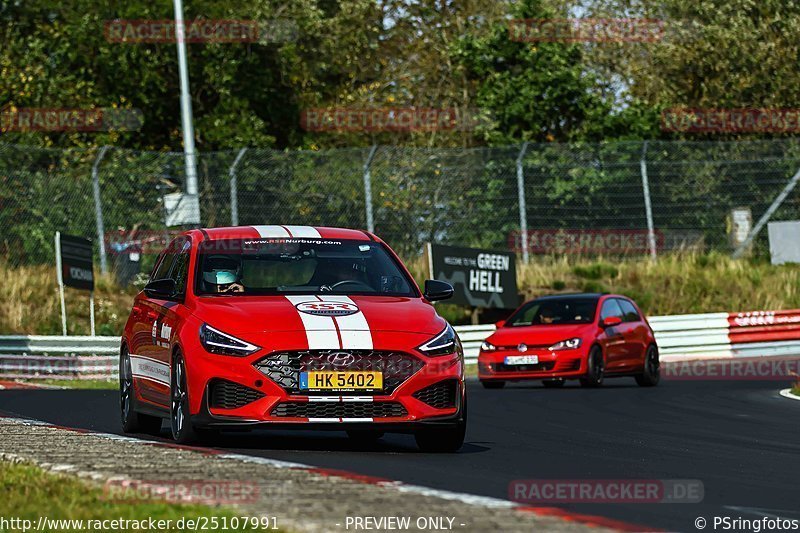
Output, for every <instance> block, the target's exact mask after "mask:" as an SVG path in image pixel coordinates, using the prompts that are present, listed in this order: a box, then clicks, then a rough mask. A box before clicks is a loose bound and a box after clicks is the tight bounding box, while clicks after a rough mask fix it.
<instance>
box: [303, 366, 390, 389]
mask: <svg viewBox="0 0 800 533" xmlns="http://www.w3.org/2000/svg"><path fill="white" fill-rule="evenodd" d="M300 388H301V389H303V390H334V391H335V390H380V389H383V373H382V372H337V371H330V370H315V371H311V372H301V373H300Z"/></svg>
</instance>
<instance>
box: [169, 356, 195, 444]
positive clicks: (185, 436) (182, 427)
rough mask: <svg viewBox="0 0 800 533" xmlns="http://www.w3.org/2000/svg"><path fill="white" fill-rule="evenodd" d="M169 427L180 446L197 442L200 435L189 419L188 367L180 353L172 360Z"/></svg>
mask: <svg viewBox="0 0 800 533" xmlns="http://www.w3.org/2000/svg"><path fill="white" fill-rule="evenodd" d="M169 389H170V394H169V396H170V398H169V399H170V402H169V425H170V429H171V431H172V438H173V440H175V442H177V443H178V444H191V443H194V442H197V439H198V434H197V432H196V431H195V429H194V426H192V421H191V419H190V417H189V392H188V390H187V387H186V365H185V364H184V362H183V356H182V355H181V354H180V352H177V353H175V356H174V357H173V358H172V372H170V388H169Z"/></svg>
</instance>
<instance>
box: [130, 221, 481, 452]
mask: <svg viewBox="0 0 800 533" xmlns="http://www.w3.org/2000/svg"><path fill="white" fill-rule="evenodd" d="M452 293H453V288H452V286H450V285H449V284H447V283H444V282H439V281H433V280H428V281H426V283H425V293H424V294H423V293H421V292H420V290H419V288H418V287H417V285H416V283H415V282H414V280H413V278H412V277H411V275H410V274H409V273H408V271H407V270H406V268H405V267H404V266H403V264H402V263H401V262H400V260H399V259H398V257H397V255H396V254H395V253H394V252H393V251H392V250H391V249H390V248H389V247H388V246H387V245H386V244H385V243H384V242H382V241H381V240H380V239H378V238H377V237H375V236H374V235H372V234H370V233H365V232H362V231H357V230H348V229H335V228H312V227H308V226H247V227H232V228H214V229H199V230H191V231H187V232H185V233H184V234H182V235H181V236H179V237H178V238H176V239H175V240H174V241H172V242H171V243H170V245H169V246H168V247H167V249H166V250H165V251H164V252H162V253H161V255H160V256H159V258H158V259H157V261H156V264H155V267H154V269H153V272H152V275H151V276H150V281H149V283H148V284H147V285H146V286H145V288H144V290H143V291H142V292H141V293H139V294H138V295H137V296H136V298H135V300H134V304H133V310H132V311H131V315H130V318H129V319H128V322H127V324H126V325H125V331H124V334H123V337H122V348H121V353H120V392H121V402H120V407H121V416H122V425H123V428H124V430H125V431H126V432H140V431H145V432H158V431H159V430H160V427H161V421H162V419H169V421H170V425H171V429H172V435H173V437H174V439H175V440H176V441H178V442H190V441H193V440H195V439H196V438H197V437H198V435H201V434H206V433H209V432H214V431H215V430H219V429H224V428H238V429H241V428H251V427H257V426H270V427H277V426H281V427H292V428H315V429H337V430H346V431H347V432H348V433H349V434H350V435H351V437H353V438H356V439H362V440H372V439H377V438H380V437H381V436H382V435H383V434H384V432H387V431H393V432H407V433H413V434H414V435H415V437H416V440H417V443H418V444H419V446H420V447H421V448H422V449H423V450H430V451H455V450H457V449H459V448H460V447H461V445H462V444H463V442H464V432H465V428H466V420H467V406H466V396H465V388H464V357H463V352H462V348H461V343H460V341H459V339H458V336H457V335H456V333H455V331H454V330H453V328H452V327H450V325H449V324H448V323H447V322H446V321H445V320H444V319H443V318H441V317H440V316H439V315H438V314H437V313H436V311H435V310H434V308H433V306H432V305H431V302H432V301H435V300H442V299H446V298H449V297H450V296H451V295H452Z"/></svg>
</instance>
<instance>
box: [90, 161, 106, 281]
mask: <svg viewBox="0 0 800 533" xmlns="http://www.w3.org/2000/svg"><path fill="white" fill-rule="evenodd" d="M108 149H109V147H108V146H103V147H102V148H100V152H99V153H98V154H97V158H96V159H95V160H94V164H93V165H92V193H93V195H94V218H95V225H96V226H97V245H98V246H99V247H100V272H102V273H103V274H108V261H107V260H106V240H105V226H104V224H103V206H102V204H101V198H100V177H99V172H98V169H99V168H100V162H101V161H102V160H103V158H104V157H105V155H106V152H107V151H108Z"/></svg>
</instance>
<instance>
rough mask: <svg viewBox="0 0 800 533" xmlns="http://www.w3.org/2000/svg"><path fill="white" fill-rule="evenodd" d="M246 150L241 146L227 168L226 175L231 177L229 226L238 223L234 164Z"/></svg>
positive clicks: (237, 195) (237, 193) (237, 191)
mask: <svg viewBox="0 0 800 533" xmlns="http://www.w3.org/2000/svg"><path fill="white" fill-rule="evenodd" d="M246 151H247V148H242V149H241V150H239V153H238V154H236V159H234V160H233V164H232V165H231V168H230V169H228V176H230V178H231V226H238V225H239V189H238V184H237V180H236V166H237V165H238V164H239V161H241V160H242V156H244V153H245V152H246Z"/></svg>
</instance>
